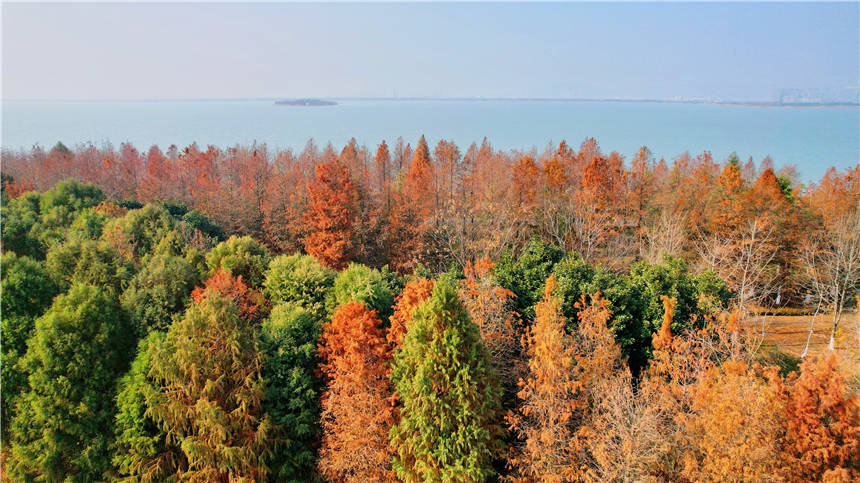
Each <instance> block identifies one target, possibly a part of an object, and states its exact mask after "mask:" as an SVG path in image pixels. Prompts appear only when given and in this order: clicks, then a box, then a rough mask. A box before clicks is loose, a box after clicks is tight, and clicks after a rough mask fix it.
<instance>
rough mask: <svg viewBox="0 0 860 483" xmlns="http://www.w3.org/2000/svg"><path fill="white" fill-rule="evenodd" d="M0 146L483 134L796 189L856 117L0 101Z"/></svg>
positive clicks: (654, 109) (497, 103)
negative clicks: (767, 167) (790, 173)
mask: <svg viewBox="0 0 860 483" xmlns="http://www.w3.org/2000/svg"><path fill="white" fill-rule="evenodd" d="M2 114H3V116H2V127H0V133H2V139H0V143H2V146H3V148H7V149H21V148H29V147H31V146H32V145H34V144H36V143H38V144H40V145H42V146H44V147H51V146H53V145H54V144H55V143H56V142H57V141H62V142H63V143H64V144H66V145H68V146H74V145H77V144H82V143H86V142H93V143H96V144H99V143H103V142H110V143H113V144H114V145H117V146H118V145H119V144H120V143H122V142H126V141H130V142H131V143H133V144H134V145H135V146H137V147H138V149H141V150H145V149H147V148H148V147H149V146H150V145H152V144H158V145H159V146H161V147H162V149H166V148H167V147H168V146H170V145H171V144H176V145H178V146H180V147H181V146H185V145H188V144H190V143H192V142H195V141H196V142H197V143H198V144H200V145H203V146H205V145H208V144H214V145H216V146H220V147H225V146H230V145H234V144H237V143H240V144H246V143H251V142H253V141H257V142H259V143H263V142H265V143H267V144H268V145H269V146H271V147H276V148H288V147H289V148H293V149H296V150H300V149H301V148H302V147H303V146H304V145H305V143H306V142H307V140H308V139H310V138H313V139H314V140H315V141H316V142H317V144H319V145H324V144H325V143H327V142H329V141H331V142H332V143H334V144H335V146H342V145H343V144H344V143H346V142H347V141H348V140H349V138H351V137H355V138H356V140H357V141H358V142H359V143H360V144H366V145H368V146H370V147H371V148H373V149H375V146H376V145H377V144H378V143H379V142H380V141H381V140H382V139H385V140H386V141H388V143H389V144H392V143H393V141H394V140H396V139H397V137H398V136H402V137H403V138H404V139H405V140H407V141H409V142H412V143H413V144H414V142H415V141H416V140H417V139H418V137H419V136H421V134H424V135H426V137H427V140H428V142H429V143H431V146H432V144H434V143H435V142H437V141H438V140H439V139H441V138H445V139H452V140H454V141H455V142H456V143H457V145H458V146H460V149H461V151H465V150H466V148H467V147H468V145H469V144H470V143H472V142H473V141H475V142H478V143H480V142H481V140H482V139H483V138H484V137H485V136H486V137H487V138H488V139H489V140H490V142H491V144H492V145H493V146H494V147H495V148H501V149H530V148H532V147H537V148H538V150H542V149H543V148H545V147H546V146H547V144H548V143H550V142H553V143H557V142H559V141H561V140H563V139H565V140H567V141H568V143H569V144H571V145H573V146H574V147H578V146H579V144H580V143H581V142H582V140H584V139H585V138H587V137H594V138H596V139H597V141H598V143H599V144H600V146H601V148H602V149H603V151H605V152H609V151H613V150H615V151H618V152H620V153H621V154H623V155H624V156H625V157H626V158H627V159H629V158H630V156H631V155H632V154H633V153H635V152H636V151H637V150H638V148H639V147H640V146H642V145H646V146H648V147H649V148H650V149H651V151H652V152H653V153H654V155H655V156H656V157H658V158H659V157H665V158H666V159H667V160H670V159H672V158H674V157H675V156H678V155H679V154H681V153H683V152H684V151H690V152H691V153H692V154H696V153H699V152H701V151H703V150H709V151H711V153H713V155H714V158H715V159H717V160H723V159H725V158H726V157H727V156H728V155H729V154H730V153H731V152H733V151H734V152H737V153H738V155H739V156H740V157H741V159H742V160H746V159H747V158H748V157H749V156H752V157H753V158H754V159H755V160H756V162H758V161H760V160H761V159H762V158H763V157H764V156H766V155H770V156H771V157H772V158H773V160H774V162H775V164H776V165H777V166H781V165H784V164H794V165H797V167H798V169H799V171H800V173H801V176H802V178H803V179H804V180H814V179H817V178H818V177H820V176H821V175H822V174H823V173H824V171H825V170H826V169H827V168H828V167H829V166H836V167H837V168H840V169H844V168H845V167H848V166H853V165H855V164H857V163H858V162H860V109H858V108H851V107H848V108H846V107H832V108H830V107H820V108H797V107H746V106H728V105H710V104H670V103H648V102H588V101H505V100H486V101H482V100H462V101H460V100H458V101H453V100H451V101H447V100H340V101H339V103H338V105H336V106H308V107H300V106H276V105H274V102H273V100H188V101H3V107H2Z"/></svg>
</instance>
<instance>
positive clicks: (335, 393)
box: [318, 301, 394, 481]
mask: <svg viewBox="0 0 860 483" xmlns="http://www.w3.org/2000/svg"><path fill="white" fill-rule="evenodd" d="M380 326H381V322H380V320H379V317H378V316H377V313H376V311H375V310H372V309H368V308H367V306H365V305H364V304H361V303H358V302H354V301H351V302H347V303H345V304H343V305H340V306H339V307H338V308H337V310H335V312H334V316H333V317H332V319H331V321H330V322H328V323H326V324H325V325H324V326H323V333H322V336H321V338H320V344H319V355H320V358H321V360H322V366H321V369H322V373H323V375H324V378H325V381H326V388H325V392H323V395H322V401H321V407H322V413H321V419H322V429H323V436H322V444H321V447H320V459H319V464H318V467H319V471H320V473H321V474H322V475H323V476H324V477H325V478H326V479H328V480H330V481H352V480H354V481H390V480H393V478H394V474H393V472H392V471H391V456H392V451H391V448H390V447H389V445H388V432H389V430H390V428H391V425H392V424H393V423H394V410H393V407H392V401H391V381H390V380H389V378H388V373H389V371H390V366H389V362H390V359H391V349H390V346H389V345H388V343H387V342H386V340H385V335H384V333H383V331H382V329H381V327H380Z"/></svg>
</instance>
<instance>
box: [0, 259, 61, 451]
mask: <svg viewBox="0 0 860 483" xmlns="http://www.w3.org/2000/svg"><path fill="white" fill-rule="evenodd" d="M0 273H2V274H3V278H2V281H0V299H2V301H1V302H0V314H2V325H0V330H2V335H0V337H2V341H3V343H2V357H3V359H2V361H0V373H2V376H0V377H2V388H3V397H2V403H3V406H2V411H3V412H2V414H3V416H2V422H0V425H2V428H3V439H4V440H6V439H7V436H8V423H9V421H10V419H11V417H12V416H13V414H14V408H15V400H16V399H17V398H18V396H19V395H20V394H21V392H22V391H24V390H25V389H26V387H27V374H26V373H25V372H24V371H23V370H22V368H20V367H18V361H19V360H20V359H21V357H23V356H24V354H25V353H26V352H27V339H29V338H30V336H31V335H32V332H33V328H34V327H35V320H36V318H37V317H39V316H40V315H42V314H43V313H44V312H45V309H46V308H48V307H49V306H50V305H51V301H52V300H53V299H54V296H56V295H57V293H58V291H59V290H58V288H57V285H56V284H55V283H54V281H53V280H51V277H49V276H48V272H47V271H45V269H44V267H42V265H41V264H40V263H39V262H37V261H35V260H33V259H32V258H30V257H26V256H21V257H19V256H17V255H15V253H14V252H8V253H5V254H3V256H2V258H0Z"/></svg>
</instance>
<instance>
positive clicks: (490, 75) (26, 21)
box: [2, 2, 860, 102]
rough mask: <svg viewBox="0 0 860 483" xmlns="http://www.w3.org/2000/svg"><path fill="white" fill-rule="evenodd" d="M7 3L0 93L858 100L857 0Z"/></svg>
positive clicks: (98, 96)
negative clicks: (792, 0) (781, 0)
mask: <svg viewBox="0 0 860 483" xmlns="http://www.w3.org/2000/svg"><path fill="white" fill-rule="evenodd" d="M2 13H3V20H2V24H3V34H2V40H3V48H2V53H3V60H2V70H3V87H2V96H3V98H4V99H69V100H87V99H92V100H96V99H140V100H147V99H201V98H210V99H224V98H297V97H322V98H338V97H340V98H346V97H372V98H386V97H399V98H417V97H434V98H555V99H655V100H658V99H659V100H673V99H703V100H709V101H713V100H722V101H731V102H734V101H738V102H768V101H780V100H785V99H800V100H801V102H813V101H809V99H814V98H820V99H837V100H835V101H834V100H830V101H827V100H824V101H821V102H849V101H847V98H853V101H850V102H857V92H858V91H857V89H858V82H860V81H858V78H860V28H858V23H860V16H858V14H860V10H858V3H857V2H850V3H814V4H812V3H680V4H677V3H654V4H643V3H575V4H571V3H563V4H559V3H542V4H519V3H516V4H513V3H473V4H456V3H442V4H390V3H378V4H360V5H359V4H354V3H347V4H333V3H325V4H244V5H237V4H6V3H4V4H3V6H2ZM822 93H824V94H822ZM831 93H837V94H833V95H831ZM834 95H835V96H836V97H833V96H834ZM803 100H806V101H803Z"/></svg>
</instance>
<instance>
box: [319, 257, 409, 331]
mask: <svg viewBox="0 0 860 483" xmlns="http://www.w3.org/2000/svg"><path fill="white" fill-rule="evenodd" d="M398 288H399V281H398V279H397V276H396V275H395V274H394V273H392V272H390V271H388V267H382V270H376V269H374V268H370V267H368V266H366V265H361V264H359V263H350V264H349V266H348V267H347V268H346V270H344V271H342V272H340V273H339V274H338V275H337V277H336V278H335V279H334V287H333V288H332V290H331V292H330V294H329V297H328V300H327V301H326V307H327V308H328V311H329V313H333V312H334V309H335V308H336V307H338V306H340V305H343V304H345V303H347V302H349V301H350V300H353V301H356V302H358V303H361V304H364V306H365V307H367V308H369V309H373V310H376V312H377V313H378V314H379V318H380V320H382V321H383V323H387V322H388V318H389V317H390V316H391V314H392V312H393V311H394V309H393V306H394V296H395V292H397V289H398Z"/></svg>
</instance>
